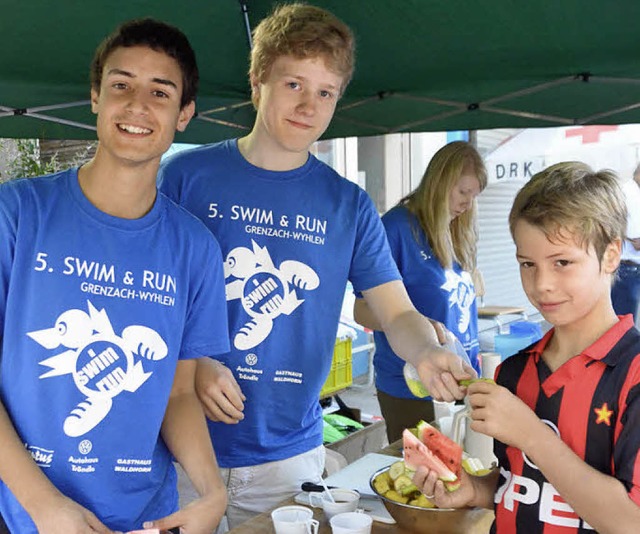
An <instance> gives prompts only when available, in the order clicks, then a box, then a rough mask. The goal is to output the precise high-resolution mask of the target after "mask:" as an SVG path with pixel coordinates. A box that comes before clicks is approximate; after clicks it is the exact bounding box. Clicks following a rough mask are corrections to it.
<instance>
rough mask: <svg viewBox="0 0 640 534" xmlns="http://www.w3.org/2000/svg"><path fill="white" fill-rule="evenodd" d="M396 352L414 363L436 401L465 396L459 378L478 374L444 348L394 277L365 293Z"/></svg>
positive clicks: (374, 314) (429, 324)
mask: <svg viewBox="0 0 640 534" xmlns="http://www.w3.org/2000/svg"><path fill="white" fill-rule="evenodd" d="M362 294H363V296H364V299H365V300H366V303H367V305H368V306H369V308H370V310H371V312H372V314H373V316H374V317H375V319H376V320H377V322H378V324H379V325H380V327H381V329H382V330H383V331H384V333H385V335H386V336H387V339H388V341H389V344H390V345H391V348H392V349H393V351H394V352H395V353H396V354H397V355H398V356H399V357H400V358H402V359H403V360H405V361H407V362H409V363H410V364H412V365H413V366H414V367H415V368H416V369H417V371H418V374H419V375H420V379H421V380H422V382H423V384H424V385H425V387H426V388H427V389H428V391H429V393H430V395H431V396H432V397H433V398H434V399H436V400H444V401H453V400H454V399H461V398H462V397H463V396H464V393H465V392H464V389H463V388H461V387H460V386H459V385H458V381H459V380H462V379H465V378H472V377H474V376H475V371H474V370H473V369H472V368H471V367H470V366H469V365H468V364H466V363H465V362H464V361H463V360H462V359H461V358H460V357H459V356H457V355H456V354H454V353H453V352H450V351H448V350H446V349H445V348H443V347H442V346H441V345H440V343H439V340H438V335H437V333H436V330H435V329H434V327H433V325H432V324H431V323H430V322H429V320H428V319H427V318H426V317H424V316H423V315H421V314H420V313H419V312H418V311H417V310H416V309H415V307H414V306H413V304H412V303H411V300H410V299H409V296H408V295H407V290H406V289H405V287H404V285H403V284H402V282H401V281H399V280H395V281H393V282H387V283H386V284H382V285H379V286H376V287H374V288H371V289H367V290H365V291H363V292H362Z"/></svg>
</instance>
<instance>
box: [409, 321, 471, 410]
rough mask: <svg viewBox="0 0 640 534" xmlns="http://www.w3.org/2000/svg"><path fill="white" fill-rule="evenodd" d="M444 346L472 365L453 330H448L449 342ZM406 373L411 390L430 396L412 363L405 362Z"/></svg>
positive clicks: (420, 395)
mask: <svg viewBox="0 0 640 534" xmlns="http://www.w3.org/2000/svg"><path fill="white" fill-rule="evenodd" d="M443 347H444V348H445V349H447V350H450V351H451V352H454V353H456V354H457V355H458V356H460V358H462V359H463V360H464V361H465V362H466V363H467V364H468V365H469V366H471V361H470V360H469V355H468V354H467V351H466V350H464V347H463V346H462V343H460V340H459V339H458V338H457V337H456V336H454V335H453V333H452V332H447V342H446V343H445V344H444V345H443ZM402 372H403V374H404V380H405V382H406V383H407V387H408V388H409V391H411V393H413V394H414V395H415V396H416V397H418V398H421V399H424V398H425V397H428V396H429V391H428V390H427V388H425V387H424V384H423V383H422V381H421V380H420V376H419V375H418V370H417V369H416V368H415V367H414V366H413V365H411V364H410V363H405V364H404V368H403V369H402Z"/></svg>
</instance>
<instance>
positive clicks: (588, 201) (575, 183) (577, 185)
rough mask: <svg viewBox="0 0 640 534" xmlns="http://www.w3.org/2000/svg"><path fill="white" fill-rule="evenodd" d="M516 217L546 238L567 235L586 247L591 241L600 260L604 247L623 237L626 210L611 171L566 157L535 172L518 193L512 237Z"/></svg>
mask: <svg viewBox="0 0 640 534" xmlns="http://www.w3.org/2000/svg"><path fill="white" fill-rule="evenodd" d="M520 220H523V221H526V222H527V223H529V224H531V225H533V226H535V227H537V228H539V229H541V230H542V231H543V232H544V234H545V235H546V236H547V238H548V239H552V238H556V239H557V238H561V239H562V238H566V237H571V238H573V239H575V240H576V243H578V244H580V245H581V246H584V247H585V249H587V248H588V247H589V245H593V247H594V249H595V251H596V255H597V257H598V260H599V261H602V258H603V256H604V252H605V250H606V248H607V245H609V244H610V243H612V242H614V241H615V240H617V239H624V235H625V232H626V225H627V208H626V205H625V200H624V196H623V194H622V190H621V188H620V185H619V181H618V178H617V176H616V174H615V173H614V172H613V171H609V170H600V171H598V172H595V171H594V170H593V169H591V167H589V166H588V165H585V164H584V163H581V162H579V161H567V162H563V163H557V164H556V165H552V166H551V167H548V168H546V169H544V170H543V171H541V172H539V173H537V174H535V175H534V176H533V178H531V180H530V181H529V182H528V183H527V184H526V185H525V186H524V187H523V188H522V189H521V190H520V191H519V192H518V194H517V195H516V198H515V200H514V202H513V207H512V208H511V213H510V214H509V229H510V230H511V236H512V237H513V235H514V230H515V227H516V224H517V223H518V221H520Z"/></svg>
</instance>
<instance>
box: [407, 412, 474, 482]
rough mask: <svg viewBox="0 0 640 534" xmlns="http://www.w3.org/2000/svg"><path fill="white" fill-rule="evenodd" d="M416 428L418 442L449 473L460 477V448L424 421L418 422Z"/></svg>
mask: <svg viewBox="0 0 640 534" xmlns="http://www.w3.org/2000/svg"><path fill="white" fill-rule="evenodd" d="M416 428H417V430H418V437H419V438H420V441H422V443H424V444H425V445H426V446H427V447H428V448H429V450H430V451H431V452H432V453H433V454H435V455H436V456H437V457H438V458H440V460H442V462H443V463H444V464H445V465H446V466H447V467H448V468H449V470H450V471H452V472H454V473H456V475H458V476H460V473H461V471H462V453H463V450H462V447H461V446H460V445H458V444H457V443H456V442H455V441H453V440H452V439H450V438H449V437H447V436H445V435H444V434H443V433H442V432H440V431H439V430H438V429H437V428H436V427H434V426H431V425H430V424H429V423H427V422H425V421H420V422H419V423H418V425H417V427H416Z"/></svg>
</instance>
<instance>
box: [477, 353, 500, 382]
mask: <svg viewBox="0 0 640 534" xmlns="http://www.w3.org/2000/svg"><path fill="white" fill-rule="evenodd" d="M501 361H502V356H501V355H500V353H499V352H481V353H480V365H481V366H482V378H491V379H493V378H495V374H496V369H497V368H498V365H500V362H501Z"/></svg>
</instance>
